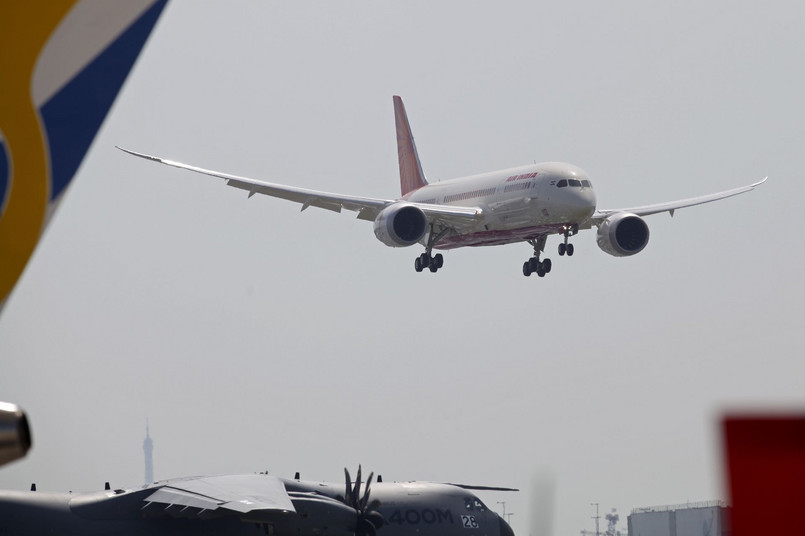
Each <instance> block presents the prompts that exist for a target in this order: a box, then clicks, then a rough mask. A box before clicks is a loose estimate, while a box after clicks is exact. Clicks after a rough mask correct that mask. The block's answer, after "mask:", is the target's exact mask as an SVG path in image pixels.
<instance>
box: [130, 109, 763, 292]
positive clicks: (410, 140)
mask: <svg viewBox="0 0 805 536" xmlns="http://www.w3.org/2000/svg"><path fill="white" fill-rule="evenodd" d="M394 117H395V122H396V127H397V153H398V157H399V164H400V186H401V197H399V198H397V199H376V198H369V197H358V196H351V195H341V194H333V193H328V192H321V191H316V190H309V189H305V188H297V187H293V186H284V185H281V184H275V183H270V182H263V181H260V180H256V179H250V178H246V177H239V176H236V175H229V174H227V173H219V172H217V171H211V170H208V169H202V168H200V167H196V166H191V165H188V164H183V163H181V162H175V161H172V160H166V159H164V158H159V157H156V156H150V155H146V154H142V153H138V152H135V151H131V150H128V149H123V148H122V147H118V148H119V149H121V150H123V151H126V152H127V153H130V154H132V155H135V156H139V157H141V158H146V159H149V160H154V161H156V162H160V163H162V164H167V165H169V166H174V167H178V168H183V169H188V170H190V171H195V172H198V173H203V174H206V175H212V176H214V177H220V178H223V179H226V183H227V184H228V185H229V186H234V187H236V188H240V189H243V190H246V191H247V192H249V197H251V196H253V195H254V194H258V193H259V194H265V195H270V196H273V197H280V198H283V199H287V200H289V201H295V202H297V203H301V204H302V210H305V209H306V208H308V207H319V208H324V209H327V210H333V211H335V212H341V210H342V209H347V210H352V211H355V212H357V213H358V218H359V219H362V220H369V221H373V222H374V231H375V236H377V238H378V240H380V241H381V242H383V243H384V244H386V245H387V246H391V247H405V246H411V245H413V244H416V243H419V244H422V245H424V246H425V252H424V253H422V254H421V255H420V256H419V257H417V258H416V260H415V261H414V268H415V269H416V271H417V272H421V271H422V270H424V269H425V268H428V269H429V270H430V271H431V272H436V271H437V270H438V269H439V268H441V267H442V265H443V264H444V258H443V256H442V255H441V254H436V255H433V254H432V251H433V249H434V248H435V249H452V248H458V247H463V246H495V245H500V244H509V243H512V242H528V243H529V244H530V245H531V246H532V247H533V248H534V255H533V257H531V258H530V259H528V260H527V261H525V263H524V264H523V275H526V276H530V275H531V274H532V273H536V274H537V275H538V276H540V277H543V276H545V274H547V273H548V272H550V271H551V260H550V259H544V260H541V259H540V255H541V253H542V252H543V251H544V250H545V243H546V240H547V238H548V236H549V235H552V234H559V235H561V236H562V237H563V241H562V242H560V243H559V248H558V253H559V255H560V256H562V255H565V254H567V255H568V256H570V255H573V252H574V247H573V244H571V243H569V242H568V238H569V237H570V236H572V235H575V234H576V233H578V231H579V229H589V228H591V227H592V226H593V225H595V226H596V227H598V237H597V241H598V246H599V247H600V248H601V249H602V250H604V251H605V252H607V253H609V254H610V255H614V256H616V257H624V256H629V255H634V254H635V253H639V252H640V251H642V250H643V248H645V247H646V244H647V243H648V238H649V230H648V226H647V225H646V223H645V221H644V220H643V218H642V216H648V215H650V214H657V213H660V212H669V213H671V215H672V216H673V214H674V211H675V210H677V209H680V208H684V207H690V206H693V205H700V204H702V203H708V202H711V201H716V200H719V199H724V198H725V197H730V196H734V195H738V194H742V193H744V192H748V191H750V190H752V189H754V188H755V187H756V186H758V185H759V184H761V183H763V182H764V181H765V180H766V179H765V178H764V179H763V180H761V181H758V182H756V183H754V184H750V185H748V186H743V187H740V188H735V189H732V190H726V191H723V192H718V193H715V194H710V195H705V196H701V197H694V198H690V199H683V200H680V201H672V202H667V203H660V204H655V205H646V206H640V207H633V208H624V209H616V210H596V201H595V192H594V190H593V185H592V183H591V182H590V179H589V177H588V176H587V174H586V173H585V172H584V171H582V170H581V169H580V168H578V167H576V166H573V165H570V164H565V163H561V162H547V163H542V164H533V165H529V166H522V167H516V168H511V169H504V170H501V171H493V172H491V173H483V174H480V175H473V176H469V177H463V178H458V179H453V180H449V181H444V182H437V183H429V182H428V181H427V179H426V178H425V174H424V173H423V171H422V165H421V163H420V161H419V155H418V153H417V150H416V145H415V144H414V137H413V135H412V133H411V127H410V125H409V123H408V116H407V114H406V112H405V107H404V106H403V102H402V99H401V98H400V97H398V96H395V97H394Z"/></svg>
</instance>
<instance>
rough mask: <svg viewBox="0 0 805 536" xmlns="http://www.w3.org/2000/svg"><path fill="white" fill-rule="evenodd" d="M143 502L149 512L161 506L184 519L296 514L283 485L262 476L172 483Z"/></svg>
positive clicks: (171, 481) (216, 477)
mask: <svg viewBox="0 0 805 536" xmlns="http://www.w3.org/2000/svg"><path fill="white" fill-rule="evenodd" d="M143 501H144V502H145V503H146V508H148V507H153V506H158V507H161V508H162V509H164V510H165V511H167V512H168V513H171V512H174V511H175V512H177V513H178V512H181V517H188V514H191V513H195V514H197V515H199V516H202V515H204V514H207V515H208V514H210V513H213V512H216V513H229V514H235V515H243V514H254V513H257V512H259V513H260V514H270V513H272V512H275V513H278V514H287V513H293V512H296V510H295V508H294V506H293V504H292V503H291V498H290V497H289V496H288V492H287V491H286V490H285V485H284V484H283V483H282V481H281V480H280V479H278V478H275V477H271V476H268V475H259V474H258V475H226V476H210V477H198V478H188V479H182V480H169V481H167V482H165V483H164V484H163V485H161V486H160V487H159V488H158V489H157V490H156V491H154V492H153V493H152V494H150V495H149V496H147V497H145V498H144V499H143Z"/></svg>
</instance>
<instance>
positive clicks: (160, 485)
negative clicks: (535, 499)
mask: <svg viewBox="0 0 805 536" xmlns="http://www.w3.org/2000/svg"><path fill="white" fill-rule="evenodd" d="M344 473H345V477H346V478H345V484H326V483H317V482H305V481H301V480H299V474H298V473H297V475H296V477H295V478H294V479H293V480H290V479H284V478H277V477H274V476H269V475H267V474H250V475H228V476H212V477H195V478H182V479H176V480H166V481H162V482H156V483H154V484H149V485H146V486H143V487H142V488H138V489H111V488H110V487H109V486H108V484H107V486H106V490H104V491H100V492H95V493H45V492H40V491H25V492H14V491H0V534H15V535H21V536H25V535H40V534H62V535H66V536H70V535H81V536H85V535H92V534H126V535H136V534H143V535H145V534H148V535H155V534H166V535H169V534H228V535H229V534H273V535H275V536H314V535H315V536H376V534H377V533H378V532H379V533H380V535H381V536H413V535H417V536H464V535H469V536H514V533H513V532H512V529H511V528H510V527H509V525H508V524H507V523H506V522H505V521H504V520H503V518H501V517H500V516H499V515H497V514H496V513H494V512H492V511H491V510H489V509H488V508H487V507H486V505H484V503H483V502H482V501H481V500H480V499H479V498H478V497H477V496H475V495H474V494H473V493H472V490H474V489H478V490H497V491H517V490H514V489H511V488H489V487H483V486H465V485H458V484H437V483H432V482H394V483H386V482H382V481H381V478H380V477H378V479H377V480H378V481H377V482H376V483H375V484H374V485H373V484H372V478H373V476H372V475H371V474H370V475H369V478H368V479H367V481H366V483H365V485H364V484H363V483H362V482H361V470H360V468H358V474H357V476H356V480H355V482H353V481H352V479H351V478H350V475H349V472H348V471H347V470H346V469H345V470H344Z"/></svg>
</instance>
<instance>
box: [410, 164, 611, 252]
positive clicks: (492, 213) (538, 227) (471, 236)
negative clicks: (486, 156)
mask: <svg viewBox="0 0 805 536" xmlns="http://www.w3.org/2000/svg"><path fill="white" fill-rule="evenodd" d="M403 199H404V200H405V201H411V202H414V203H428V204H437V205H453V206H465V207H479V208H481V209H482V210H483V214H484V218H483V221H481V222H478V223H477V224H475V225H474V226H472V227H470V228H468V229H463V230H462V232H461V233H460V234H451V235H448V236H446V237H444V238H442V239H440V240H439V241H437V242H436V243H435V244H434V247H435V248H437V249H452V248H457V247H463V246H491V245H498V244H508V243H511V242H522V241H524V240H531V239H534V238H536V237H538V236H540V235H544V234H553V233H558V232H561V230H562V228H563V227H565V226H568V225H580V224H583V223H584V222H586V221H587V220H588V219H589V218H590V217H591V216H592V215H593V213H594V212H595V207H596V199H595V191H594V189H593V186H592V184H591V183H590V180H589V178H588V176H587V174H586V173H585V172H584V171H583V170H581V169H580V168H578V167H576V166H573V165H571V164H565V163H562V162H545V163H540V164H533V165H529V166H520V167H516V168H510V169H504V170H500V171H493V172H490V173H483V174H480V175H473V176H470V177H462V178H459V179H452V180H449V181H443V182H438V183H432V184H428V185H426V186H423V187H421V188H419V189H418V190H415V191H413V192H410V193H409V194H408V195H406V196H405V197H403ZM421 242H422V243H426V242H427V235H426V236H425V237H423V239H422V240H421Z"/></svg>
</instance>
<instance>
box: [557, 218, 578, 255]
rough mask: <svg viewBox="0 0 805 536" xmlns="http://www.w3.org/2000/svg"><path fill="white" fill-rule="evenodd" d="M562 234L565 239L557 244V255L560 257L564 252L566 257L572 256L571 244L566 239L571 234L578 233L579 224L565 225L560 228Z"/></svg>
mask: <svg viewBox="0 0 805 536" xmlns="http://www.w3.org/2000/svg"><path fill="white" fill-rule="evenodd" d="M562 234H563V235H564V236H565V241H564V242H562V243H561V244H559V256H560V257H562V256H563V255H564V254H565V253H567V256H568V257H572V256H573V244H568V243H567V239H568V238H569V237H571V236H576V235H577V234H579V226H578V225H565V227H564V228H563V230H562Z"/></svg>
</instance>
